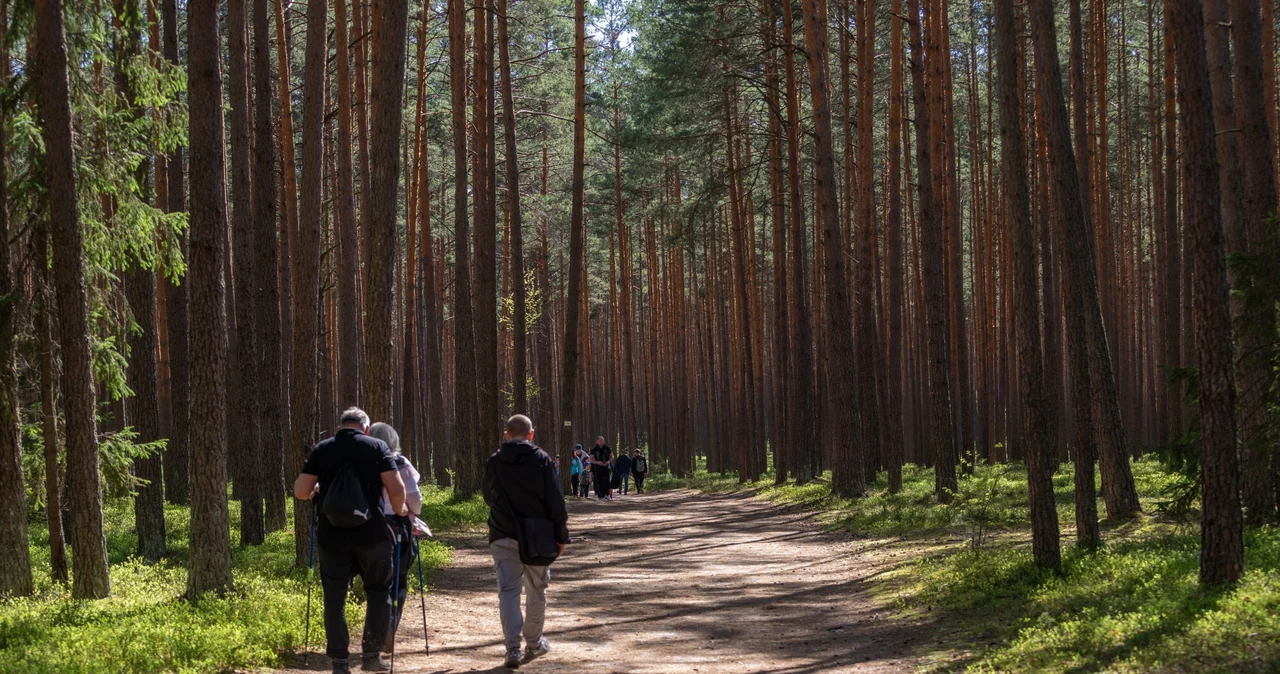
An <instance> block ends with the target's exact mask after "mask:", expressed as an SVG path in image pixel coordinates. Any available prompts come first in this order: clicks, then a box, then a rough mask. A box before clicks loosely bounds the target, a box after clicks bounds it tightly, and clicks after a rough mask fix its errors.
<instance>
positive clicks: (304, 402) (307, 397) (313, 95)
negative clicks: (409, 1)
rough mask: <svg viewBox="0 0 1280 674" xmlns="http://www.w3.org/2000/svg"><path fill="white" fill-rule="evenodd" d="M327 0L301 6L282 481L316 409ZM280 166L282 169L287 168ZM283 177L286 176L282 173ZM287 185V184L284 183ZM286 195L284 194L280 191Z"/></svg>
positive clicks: (299, 504) (298, 534) (310, 439)
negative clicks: (303, 30)
mask: <svg viewBox="0 0 1280 674" xmlns="http://www.w3.org/2000/svg"><path fill="white" fill-rule="evenodd" d="M328 9H329V8H328V2H327V0H311V2H310V3H308V5H307V45H306V56H305V59H304V62H303V66H302V67H303V96H302V181H301V185H300V188H301V193H300V195H299V196H300V199H299V200H298V205H299V212H298V235H297V243H298V245H297V248H295V249H292V250H291V251H290V254H291V257H292V258H293V263H292V264H293V271H294V283H293V301H294V306H293V340H294V342H293V365H292V367H291V368H290V375H291V383H290V389H291V390H292V391H293V402H292V414H291V415H290V416H291V419H292V426H293V440H292V443H291V445H292V446H291V448H290V451H289V453H288V454H287V455H286V456H285V461H286V463H285V475H286V476H290V477H291V476H294V475H297V474H298V472H300V471H301V470H302V462H303V460H304V459H305V458H306V455H307V453H308V451H309V449H310V447H311V445H312V444H313V443H315V441H316V439H317V438H316V437H315V432H316V427H317V423H318V422H319V423H323V422H324V421H327V420H317V418H316V409H317V405H318V403H319V395H320V391H319V383H318V377H319V370H318V368H319V367H320V365H319V363H318V361H317V358H318V351H319V332H320V325H319V323H320V232H321V227H322V224H323V223H322V219H323V216H324V214H323V210H322V209H323V191H324V181H323V178H324V111H325V108H326V103H325V62H326V61H327V60H328V44H327V42H326V37H327V26H326V24H327V22H328V14H329V12H328ZM287 163H288V162H287V160H286V164H287ZM285 174H286V176H287V175H288V174H289V171H286V172H285ZM286 182H287V178H286ZM286 191H287V189H286ZM311 518H312V503H311V501H299V500H297V499H294V503H293V534H294V563H295V564H297V565H299V566H301V565H303V564H305V563H306V561H307V554H308V551H309V549H310V542H311Z"/></svg>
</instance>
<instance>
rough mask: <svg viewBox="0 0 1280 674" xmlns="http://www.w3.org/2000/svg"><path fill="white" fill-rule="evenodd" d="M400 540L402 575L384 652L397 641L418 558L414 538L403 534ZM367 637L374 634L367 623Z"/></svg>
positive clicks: (397, 585) (397, 583)
mask: <svg viewBox="0 0 1280 674" xmlns="http://www.w3.org/2000/svg"><path fill="white" fill-rule="evenodd" d="M402 539H403V540H401V541H400V575H399V576H397V578H396V596H395V604H394V605H393V606H392V607H391V610H392V614H393V616H394V620H392V622H391V624H390V625H389V626H388V628H387V639H386V642H385V643H384V644H383V645H382V650H383V652H386V653H390V652H391V644H392V642H393V641H395V638H396V635H395V629H396V628H397V627H399V626H400V615H401V614H402V613H404V603H405V601H407V600H408V599H409V570H410V569H412V568H413V562H414V560H415V559H416V558H417V557H416V555H414V554H413V540H412V539H411V538H410V537H409V536H408V535H404V536H402ZM365 636H366V638H367V637H369V636H372V635H370V634H369V626H368V625H367V624H366V625H365Z"/></svg>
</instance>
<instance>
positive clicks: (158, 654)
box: [0, 488, 488, 674]
mask: <svg viewBox="0 0 1280 674" xmlns="http://www.w3.org/2000/svg"><path fill="white" fill-rule="evenodd" d="M424 500H425V505H424V511H425V512H424V516H425V517H426V518H428V519H429V520H430V521H431V522H432V525H433V526H437V527H443V528H449V527H458V526H464V525H474V524H475V523H476V522H483V521H484V518H485V517H486V516H487V515H488V510H487V509H486V508H485V506H484V503H483V502H481V501H480V499H479V497H478V496H477V497H476V498H473V499H469V500H465V501H460V502H459V501H455V500H453V498H452V492H451V491H447V490H437V489H433V488H426V489H425V490H424ZM288 502H289V503H290V504H291V503H292V499H289V501H288ZM230 506H231V536H232V555H233V558H232V568H233V574H234V578H235V589H234V590H233V591H232V592H230V593H228V594H227V596H225V597H216V596H212V595H210V596H207V597H202V598H200V599H198V600H196V601H187V600H186V599H184V598H183V597H182V595H183V593H184V591H185V589H186V577H187V571H186V561H187V556H188V550H187V545H188V539H187V534H188V531H189V530H190V509H189V508H188V507H186V506H166V507H165V528H166V533H167V538H168V541H167V542H168V555H167V556H166V557H165V558H164V559H162V560H161V561H159V562H157V563H154V564H148V563H145V562H143V561H142V560H141V559H139V558H137V557H135V556H134V554H135V551H136V548H137V536H136V533H135V532H134V521H133V503H132V499H129V498H116V499H108V500H107V502H106V505H105V508H104V513H103V514H104V519H105V524H106V530H107V550H108V557H109V561H110V564H111V597H109V598H107V599H99V600H89V601H86V600H77V599H72V598H71V593H70V587H68V586H64V585H60V584H56V583H54V582H52V580H51V579H50V572H49V568H50V565H49V547H48V530H47V529H46V527H45V523H44V521H42V520H41V521H35V520H33V521H32V522H30V524H29V535H30V539H31V558H32V559H31V563H32V568H33V571H34V572H35V576H36V593H35V594H34V595H33V596H31V597H27V598H22V599H15V600H10V601H3V602H0V674H10V673H13V674H17V673H24V674H27V673H31V672H58V673H59V674H99V673H101V674H120V673H122V672H128V673H131V674H132V673H145V672H183V673H187V672H192V673H195V672H200V673H207V672H226V671H242V670H245V669H249V668H255V667H260V666H277V665H278V664H279V663H280V661H281V659H282V654H291V653H294V652H300V651H302V650H303V639H304V628H305V626H306V623H305V620H304V616H305V611H306V597H307V586H306V581H307V571H306V569H299V568H297V567H295V566H294V565H293V557H294V541H293V532H292V529H288V530H286V531H277V532H274V533H271V534H268V535H267V540H266V542H265V543H264V544H263V545H260V546H240V545H239V531H240V527H239V519H240V518H239V515H240V507H239V504H238V503H237V502H235V501H231V503H230ZM291 521H292V520H291ZM422 553H423V554H422V558H423V560H424V562H425V567H424V568H425V569H426V570H427V571H428V573H434V572H435V570H436V569H439V568H441V567H443V566H444V565H445V564H446V563H447V562H448V560H449V555H450V548H449V547H448V546H447V545H445V544H444V543H442V542H439V541H427V542H425V543H424V544H423V545H422ZM428 583H430V581H429V580H428ZM414 587H415V589H416V582H415V586H414ZM314 592H315V595H314V596H313V597H312V600H313V602H314V603H313V604H312V610H311V618H312V626H311V647H312V649H313V650H314V649H315V648H316V644H317V643H320V644H323V638H324V627H323V625H322V623H321V618H320V610H319V606H320V604H319V599H320V590H319V582H318V579H317V580H316V581H315V586H314ZM348 611H349V615H350V617H351V619H352V620H353V621H355V620H361V619H362V618H358V617H357V616H363V615H364V607H363V606H361V605H357V604H356V603H355V602H354V601H353V602H351V603H350V604H349V605H348ZM321 649H322V650H323V647H321ZM317 659H318V658H317Z"/></svg>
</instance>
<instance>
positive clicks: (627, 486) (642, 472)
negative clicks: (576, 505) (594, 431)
mask: <svg viewBox="0 0 1280 674" xmlns="http://www.w3.org/2000/svg"><path fill="white" fill-rule="evenodd" d="M648 475H649V460H648V459H646V458H645V456H644V454H643V453H642V452H641V451H640V450H639V449H637V450H634V451H633V452H632V455H631V456H628V455H627V453H626V452H625V451H624V452H621V453H620V454H619V455H618V456H617V457H616V458H615V457H614V455H613V448H612V447H610V446H609V445H607V444H605V442H604V436H600V437H597V438H596V444H595V446H594V447H592V448H591V450H590V451H586V450H583V449H582V445H574V446H573V465H572V466H571V467H570V469H569V482H570V486H571V487H572V489H573V495H574V496H577V497H579V498H588V497H589V495H590V493H591V491H592V489H593V488H594V490H595V494H596V498H597V499H600V500H601V501H612V500H613V492H615V491H616V492H619V493H621V494H629V493H631V480H632V478H634V479H635V481H636V493H638V494H643V493H644V479H645V478H646V477H648Z"/></svg>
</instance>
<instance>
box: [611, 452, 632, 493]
mask: <svg viewBox="0 0 1280 674" xmlns="http://www.w3.org/2000/svg"><path fill="white" fill-rule="evenodd" d="M613 472H614V475H615V478H614V479H616V480H617V481H618V489H620V490H621V491H622V493H623V494H629V493H631V457H629V456H627V452H626V451H625V450H624V451H621V452H618V458H617V459H614V461H613Z"/></svg>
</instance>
